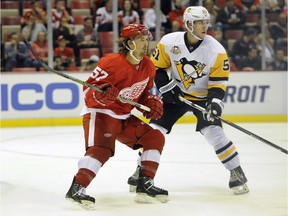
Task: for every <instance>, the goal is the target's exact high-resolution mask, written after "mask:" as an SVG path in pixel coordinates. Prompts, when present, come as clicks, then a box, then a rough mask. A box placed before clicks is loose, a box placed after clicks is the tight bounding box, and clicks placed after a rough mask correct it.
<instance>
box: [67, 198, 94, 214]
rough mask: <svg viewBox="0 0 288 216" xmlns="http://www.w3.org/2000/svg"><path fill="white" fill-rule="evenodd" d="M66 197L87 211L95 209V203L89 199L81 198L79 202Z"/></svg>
mask: <svg viewBox="0 0 288 216" xmlns="http://www.w3.org/2000/svg"><path fill="white" fill-rule="evenodd" d="M66 199H67V200H69V201H71V202H73V203H76V204H77V205H78V206H80V207H82V208H84V209H86V210H89V211H92V210H95V203H93V202H91V201H86V200H83V201H81V202H77V201H75V200H73V199H72V198H66Z"/></svg>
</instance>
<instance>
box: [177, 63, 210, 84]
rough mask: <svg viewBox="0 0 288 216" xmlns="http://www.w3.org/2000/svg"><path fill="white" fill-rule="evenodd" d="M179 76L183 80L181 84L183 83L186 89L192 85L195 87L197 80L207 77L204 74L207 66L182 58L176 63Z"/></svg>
mask: <svg viewBox="0 0 288 216" xmlns="http://www.w3.org/2000/svg"><path fill="white" fill-rule="evenodd" d="M175 65H176V67H177V70H178V73H179V76H180V78H181V80H178V81H179V82H181V83H183V85H184V86H185V88H186V89H188V88H189V87H190V86H191V85H195V80H196V79H199V78H201V77H203V76H206V74H205V73H204V71H203V70H204V68H205V67H206V65H205V64H204V63H201V62H197V61H195V60H192V61H188V60H187V59H186V58H181V59H180V61H175Z"/></svg>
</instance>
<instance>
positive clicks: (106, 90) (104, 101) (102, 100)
mask: <svg viewBox="0 0 288 216" xmlns="http://www.w3.org/2000/svg"><path fill="white" fill-rule="evenodd" d="M99 88H100V89H102V90H103V92H98V91H94V92H93V97H94V100H95V101H96V102H98V103H99V104H101V105H102V106H107V105H109V104H112V103H114V101H115V100H116V99H117V96H118V94H119V90H118V89H117V88H116V87H115V86H111V85H110V84H109V83H105V84H103V85H101V86H99Z"/></svg>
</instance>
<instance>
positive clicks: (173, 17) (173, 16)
mask: <svg viewBox="0 0 288 216" xmlns="http://www.w3.org/2000/svg"><path fill="white" fill-rule="evenodd" d="M174 6H175V9H174V10H172V11H171V12H170V13H169V21H170V24H171V26H172V32H175V31H183V30H184V29H185V27H184V22H183V13H184V11H185V9H186V8H185V7H183V6H182V0H174Z"/></svg>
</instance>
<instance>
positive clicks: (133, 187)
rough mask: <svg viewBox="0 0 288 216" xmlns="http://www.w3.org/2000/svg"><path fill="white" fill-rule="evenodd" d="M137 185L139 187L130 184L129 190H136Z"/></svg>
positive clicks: (132, 191)
mask: <svg viewBox="0 0 288 216" xmlns="http://www.w3.org/2000/svg"><path fill="white" fill-rule="evenodd" d="M136 187H137V186H134V185H129V192H131V193H134V192H136Z"/></svg>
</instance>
